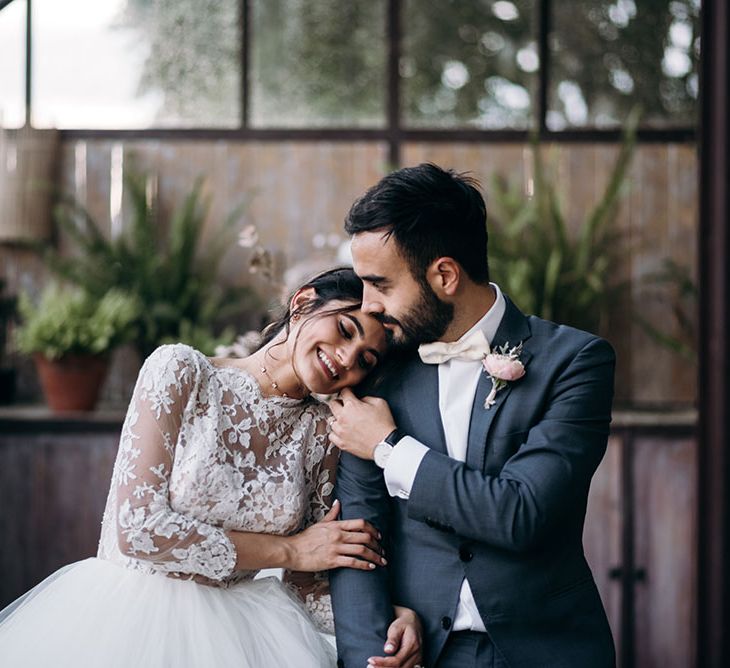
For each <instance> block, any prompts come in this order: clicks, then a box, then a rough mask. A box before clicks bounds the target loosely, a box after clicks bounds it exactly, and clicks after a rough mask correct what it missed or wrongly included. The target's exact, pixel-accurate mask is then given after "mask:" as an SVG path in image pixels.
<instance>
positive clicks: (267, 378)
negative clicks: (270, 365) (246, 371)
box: [259, 364, 289, 399]
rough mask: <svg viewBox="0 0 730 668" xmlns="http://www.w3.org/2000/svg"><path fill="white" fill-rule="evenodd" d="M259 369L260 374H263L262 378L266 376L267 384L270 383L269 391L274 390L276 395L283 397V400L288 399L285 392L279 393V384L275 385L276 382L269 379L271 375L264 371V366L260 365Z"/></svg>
mask: <svg viewBox="0 0 730 668" xmlns="http://www.w3.org/2000/svg"><path fill="white" fill-rule="evenodd" d="M259 369H261V373H262V374H264V376H266V380H268V381H269V383H270V385H271V389H273V390H276V392H277V393H278V394H280V395H281V396H282V397H284V398H285V399H288V398H289V395H288V394H287V393H286V392H282V391H281V390H280V389H279V383H277V382H276V381H275V380H274V379H273V378H272V377H271V374H270V373H269V372H268V371H267V370H266V367H265V366H264V365H263V364H262V365H261V366H260V367H259Z"/></svg>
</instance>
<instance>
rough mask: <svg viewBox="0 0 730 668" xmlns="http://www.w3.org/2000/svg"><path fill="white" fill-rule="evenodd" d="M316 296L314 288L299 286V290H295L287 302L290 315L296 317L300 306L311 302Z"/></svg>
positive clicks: (300, 308)
mask: <svg viewBox="0 0 730 668" xmlns="http://www.w3.org/2000/svg"><path fill="white" fill-rule="evenodd" d="M316 296H317V292H316V290H315V289H314V288H311V287H307V288H301V289H300V290H297V291H296V293H295V294H294V296H293V297H292V298H291V302H290V303H289V313H291V315H292V317H294V316H297V317H298V315H297V314H298V312H299V311H301V310H302V308H303V307H304V306H305V305H306V304H308V303H309V302H311V301H312V300H313V299H314V298H315V297H316Z"/></svg>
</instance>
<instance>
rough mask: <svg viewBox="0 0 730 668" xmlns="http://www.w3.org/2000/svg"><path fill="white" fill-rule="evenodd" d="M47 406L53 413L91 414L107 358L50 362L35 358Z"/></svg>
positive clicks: (72, 357)
mask: <svg viewBox="0 0 730 668" xmlns="http://www.w3.org/2000/svg"><path fill="white" fill-rule="evenodd" d="M34 359H35V364H36V368H37V369H38V376H39V377H40V379H41V386H42V387H43V394H44V395H45V397H46V402H47V403H48V405H49V406H50V407H51V409H52V410H53V411H55V412H56V413H62V412H65V411H92V410H94V406H96V401H97V399H98V398H99V392H100V391H101V386H102V385H103V384H104V379H105V377H106V372H107V369H108V368H109V358H108V357H107V356H104V355H64V356H63V357H61V358H60V359H57V360H49V359H48V358H47V357H44V356H43V355H40V354H36V355H34Z"/></svg>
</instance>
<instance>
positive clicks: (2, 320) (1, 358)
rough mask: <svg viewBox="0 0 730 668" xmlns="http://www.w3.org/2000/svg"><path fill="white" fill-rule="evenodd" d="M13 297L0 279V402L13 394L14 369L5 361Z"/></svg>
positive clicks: (5, 400)
mask: <svg viewBox="0 0 730 668" xmlns="http://www.w3.org/2000/svg"><path fill="white" fill-rule="evenodd" d="M15 302H16V299H15V297H11V296H8V295H6V294H5V281H2V280H0V404H9V403H12V401H13V398H14V396H15V369H14V368H13V367H12V366H11V365H9V364H8V363H7V362H6V354H7V336H8V329H9V326H10V321H11V320H12V318H13V316H14V315H15Z"/></svg>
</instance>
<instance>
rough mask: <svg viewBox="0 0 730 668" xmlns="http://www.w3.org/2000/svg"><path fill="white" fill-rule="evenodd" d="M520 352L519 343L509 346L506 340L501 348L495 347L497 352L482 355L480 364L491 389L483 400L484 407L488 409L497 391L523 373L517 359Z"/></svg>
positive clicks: (521, 365) (522, 368) (492, 403)
mask: <svg viewBox="0 0 730 668" xmlns="http://www.w3.org/2000/svg"><path fill="white" fill-rule="evenodd" d="M521 354H522V344H521V343H520V344H519V345H517V346H514V347H513V348H510V347H509V342H508V343H505V344H504V345H503V346H502V347H501V348H497V352H494V353H489V354H488V355H486V356H485V357H484V359H483V360H482V366H484V370H485V371H486V372H487V373H488V374H489V378H490V379H491V381H492V391H491V392H490V393H489V395H488V396H487V399H486V401H485V402H484V408H486V409H490V408H491V407H492V406H493V405H494V402H495V397H496V396H497V392H499V391H500V390H501V389H503V388H505V387H507V383H510V382H512V381H514V380H518V379H520V378H522V376H524V375H525V367H524V365H523V364H522V362H520V360H519V359H518V358H519V356H520V355H521Z"/></svg>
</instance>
